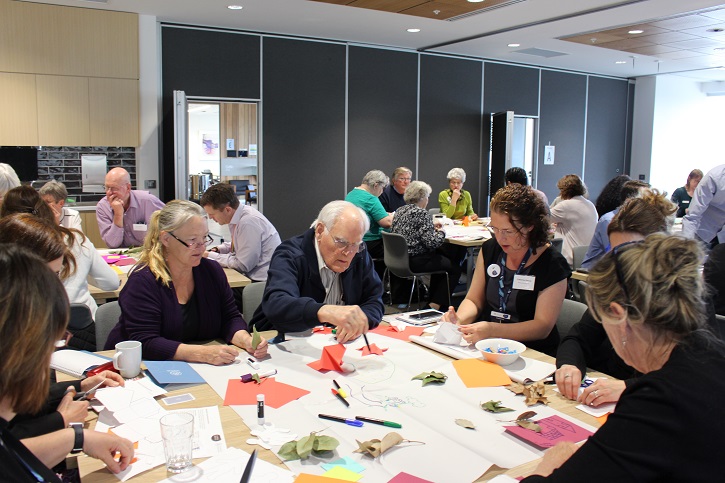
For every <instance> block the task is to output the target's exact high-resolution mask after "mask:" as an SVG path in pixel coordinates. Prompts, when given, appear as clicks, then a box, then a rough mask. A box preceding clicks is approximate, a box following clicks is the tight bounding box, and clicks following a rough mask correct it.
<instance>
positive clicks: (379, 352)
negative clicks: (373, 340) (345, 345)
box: [357, 344, 388, 356]
mask: <svg viewBox="0 0 725 483" xmlns="http://www.w3.org/2000/svg"><path fill="white" fill-rule="evenodd" d="M357 350H359V351H362V355H363V356H369V355H370V354H376V355H379V356H381V355H383V352H385V351H386V350H388V348H387V347H378V346H377V345H375V344H370V349H368V346H366V345H364V346H362V347H358V348H357Z"/></svg>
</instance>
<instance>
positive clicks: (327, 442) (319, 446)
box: [313, 436, 340, 451]
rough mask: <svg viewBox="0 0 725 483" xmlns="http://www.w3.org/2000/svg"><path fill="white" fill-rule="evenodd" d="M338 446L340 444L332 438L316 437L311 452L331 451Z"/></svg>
mask: <svg viewBox="0 0 725 483" xmlns="http://www.w3.org/2000/svg"><path fill="white" fill-rule="evenodd" d="M339 445H340V442H339V441H338V440H336V439H335V438H333V437H332V436H317V437H316V438H315V443H314V448H313V451H332V450H334V449H335V448H337V447H338V446H339Z"/></svg>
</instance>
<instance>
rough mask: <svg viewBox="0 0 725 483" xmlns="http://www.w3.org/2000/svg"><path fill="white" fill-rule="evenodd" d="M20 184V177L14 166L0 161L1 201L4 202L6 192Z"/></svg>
mask: <svg viewBox="0 0 725 483" xmlns="http://www.w3.org/2000/svg"><path fill="white" fill-rule="evenodd" d="M18 186H20V178H18V175H17V173H15V170H14V169H13V167H12V166H10V165H9V164H5V163H0V203H2V202H3V197H4V196H5V193H7V192H8V191H10V190H11V189H13V188H17V187H18Z"/></svg>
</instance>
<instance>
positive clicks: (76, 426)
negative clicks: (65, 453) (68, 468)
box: [68, 423, 83, 454]
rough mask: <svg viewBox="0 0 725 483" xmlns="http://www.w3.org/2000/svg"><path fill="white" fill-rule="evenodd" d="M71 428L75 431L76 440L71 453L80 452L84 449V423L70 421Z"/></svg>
mask: <svg viewBox="0 0 725 483" xmlns="http://www.w3.org/2000/svg"><path fill="white" fill-rule="evenodd" d="M68 427H69V428H73V431H75V436H76V437H75V440H74V441H73V449H72V450H71V452H70V454H78V453H80V452H81V451H83V423H68Z"/></svg>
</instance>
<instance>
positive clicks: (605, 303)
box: [523, 233, 725, 483]
mask: <svg viewBox="0 0 725 483" xmlns="http://www.w3.org/2000/svg"><path fill="white" fill-rule="evenodd" d="M702 261H703V253H702V250H701V248H700V246H699V244H698V242H696V241H694V240H687V239H685V238H682V237H678V236H671V235H666V234H660V233H656V234H654V235H650V236H648V237H647V238H646V239H645V240H644V241H643V242H641V243H631V244H629V245H626V246H621V248H619V249H618V250H617V251H615V250H612V251H611V252H610V253H608V254H606V255H605V256H604V257H603V258H602V260H601V261H600V262H599V263H598V264H597V265H596V266H595V267H594V269H593V270H592V271H591V273H590V274H589V280H588V283H589V290H588V291H587V304H588V305H589V308H590V310H591V311H592V313H593V314H594V316H595V318H596V319H597V320H598V321H599V322H600V323H601V324H602V326H603V328H604V331H605V332H606V334H607V337H608V338H609V340H610V342H611V344H612V346H613V347H614V350H615V351H616V352H617V355H619V357H621V358H622V360H624V362H626V363H627V364H628V365H630V366H632V367H634V368H635V369H637V370H638V371H639V372H641V373H642V374H643V375H642V376H641V377H639V378H637V379H636V380H635V381H633V382H632V383H631V384H629V385H628V386H627V389H625V391H624V392H623V393H622V396H621V398H620V399H619V402H618V403H617V407H616V409H615V410H614V412H613V413H612V414H610V415H609V417H608V419H607V422H606V423H605V424H604V425H603V426H602V427H601V428H599V430H597V432H596V433H595V434H594V435H593V436H591V437H590V438H589V439H588V440H587V441H586V442H585V443H584V444H583V445H582V446H581V447H579V448H578V449H577V446H576V445H573V444H563V445H557V446H555V447H554V448H552V449H550V450H549V451H547V452H546V453H545V454H544V458H543V460H542V462H541V463H540V464H539V466H538V467H537V468H536V470H535V471H534V473H535V475H540V476H530V477H528V478H526V479H524V480H523V481H524V482H526V483H532V482H537V481H557V482H580V481H587V482H590V483H596V482H612V481H616V482H629V481H631V482H654V481H657V482H665V481H673V482H674V481H677V482H702V481H722V475H723V473H725V449H723V448H724V447H723V445H722V444H721V443H719V441H720V440H721V438H722V434H723V432H725V406H723V404H722V397H721V396H725V349H724V348H723V347H724V346H723V344H722V342H721V341H719V340H718V339H717V338H716V337H715V336H714V335H713V334H712V333H711V332H710V331H709V329H708V326H707V315H706V304H705V289H704V282H703V279H702V275H701V274H700V267H701V265H702Z"/></svg>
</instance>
